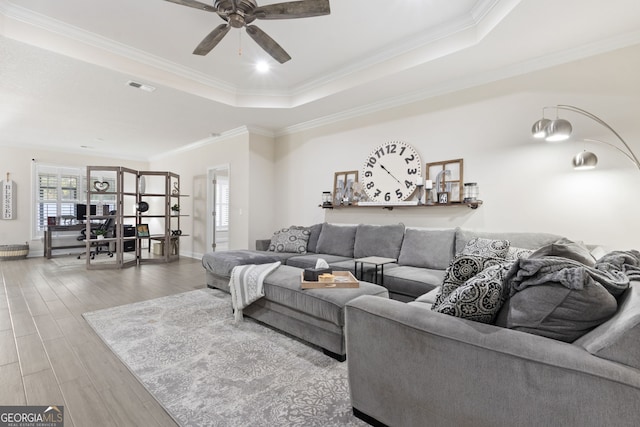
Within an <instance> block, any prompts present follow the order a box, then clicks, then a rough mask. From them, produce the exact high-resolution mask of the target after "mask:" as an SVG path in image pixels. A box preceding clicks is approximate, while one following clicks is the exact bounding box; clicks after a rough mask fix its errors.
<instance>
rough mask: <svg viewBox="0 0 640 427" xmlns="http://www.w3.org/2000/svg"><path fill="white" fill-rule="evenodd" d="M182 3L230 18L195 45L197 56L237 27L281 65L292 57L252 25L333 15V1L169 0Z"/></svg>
mask: <svg viewBox="0 0 640 427" xmlns="http://www.w3.org/2000/svg"><path fill="white" fill-rule="evenodd" d="M165 1H168V2H171V3H176V4H179V5H182V6H188V7H192V8H195V9H200V10H204V11H206V12H215V13H217V14H218V16H219V17H220V18H221V19H222V20H224V21H226V24H220V25H218V26H217V27H216V28H214V29H213V31H211V32H210V33H209V34H208V35H207V36H206V37H205V38H204V39H203V40H202V41H201V42H200V44H199V45H198V46H197V47H196V48H195V50H194V51H193V53H194V54H195V55H202V56H204V55H206V54H208V53H209V52H211V51H212V50H213V48H215V47H216V46H217V45H218V43H220V41H221V40H222V39H223V38H224V36H226V35H227V33H228V32H229V30H230V29H231V28H232V27H233V28H242V27H244V28H245V31H246V32H247V34H249V36H250V37H251V38H252V39H253V40H254V41H255V42H256V43H257V44H258V46H260V47H261V48H262V49H264V50H265V51H266V52H267V53H268V54H269V55H271V57H273V58H274V59H275V60H276V61H278V62H279V63H281V64H284V63H285V62H287V61H289V60H290V59H291V56H289V54H288V53H287V52H286V51H285V50H284V49H283V48H282V46H280V45H279V44H278V43H277V42H276V41H275V40H273V39H272V38H271V37H270V36H269V35H267V33H265V32H264V31H262V30H261V29H260V27H258V26H257V25H251V23H252V22H253V21H255V20H256V19H265V20H273V19H297V18H310V17H314V16H323V15H329V14H330V13H331V8H330V6H329V0H301V1H291V2H285V3H276V4H270V5H266V6H262V7H259V6H258V4H257V3H256V1H255V0H215V1H214V2H213V6H209V5H206V4H204V3H200V2H199V1H196V0H165Z"/></svg>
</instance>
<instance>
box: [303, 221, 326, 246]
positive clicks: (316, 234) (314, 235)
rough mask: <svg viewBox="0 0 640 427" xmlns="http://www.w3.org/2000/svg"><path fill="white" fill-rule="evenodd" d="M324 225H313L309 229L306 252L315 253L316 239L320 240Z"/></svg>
mask: <svg viewBox="0 0 640 427" xmlns="http://www.w3.org/2000/svg"><path fill="white" fill-rule="evenodd" d="M323 225H324V224H322V223H320V224H314V225H312V226H311V227H309V241H308V242H307V252H314V253H315V252H316V249H317V248H318V239H319V238H320V232H321V231H322V226H323Z"/></svg>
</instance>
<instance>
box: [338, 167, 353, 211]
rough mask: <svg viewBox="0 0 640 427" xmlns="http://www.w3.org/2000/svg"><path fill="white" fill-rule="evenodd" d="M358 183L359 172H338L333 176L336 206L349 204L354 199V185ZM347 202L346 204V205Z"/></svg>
mask: <svg viewBox="0 0 640 427" xmlns="http://www.w3.org/2000/svg"><path fill="white" fill-rule="evenodd" d="M357 181H358V171H344V172H336V173H334V176H333V197H334V204H336V205H340V204H348V203H349V202H350V201H351V199H352V198H353V184H354V183H355V182H357ZM345 201H346V203H345Z"/></svg>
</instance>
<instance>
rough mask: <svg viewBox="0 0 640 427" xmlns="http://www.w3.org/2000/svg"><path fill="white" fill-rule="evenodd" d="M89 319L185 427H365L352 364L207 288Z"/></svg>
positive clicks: (96, 313)
mask: <svg viewBox="0 0 640 427" xmlns="http://www.w3.org/2000/svg"><path fill="white" fill-rule="evenodd" d="M83 316H84V318H85V319H86V320H87V322H89V324H90V325H91V327H93V329H94V330H95V331H96V332H97V334H98V335H99V336H100V337H101V338H102V340H103V341H104V342H105V343H106V344H107V345H108V346H109V347H110V348H111V349H112V350H113V352H114V353H115V354H116V355H118V357H120V359H121V360H122V361H123V362H124V363H125V364H126V365H127V366H128V368H129V370H131V372H132V373H133V374H134V375H136V377H137V378H138V379H139V380H140V382H141V383H142V384H143V385H144V386H145V387H146V388H147V390H149V392H150V393H151V394H152V395H153V396H154V397H155V398H156V399H157V400H158V402H160V404H161V405H162V406H163V407H164V408H165V409H166V410H167V412H168V413H169V414H170V415H171V416H172V417H173V418H174V419H175V420H176V422H177V423H178V424H180V425H182V426H249V425H250V426H278V425H279V426H338V425H339V426H363V425H366V424H365V423H363V422H361V421H360V420H358V419H357V418H355V417H354V416H353V415H352V413H351V406H350V401H349V386H348V382H347V365H346V363H340V362H337V361H336V360H334V359H332V358H330V357H328V356H326V355H324V354H323V353H322V352H321V351H319V350H318V349H315V348H312V347H310V346H308V345H306V344H304V343H301V342H300V341H297V340H295V339H292V338H290V337H287V336H285V335H283V334H281V333H279V332H276V331H274V330H272V329H270V328H268V327H265V326H263V325H260V324H258V323H256V322H254V321H252V320H250V319H247V318H245V320H244V321H243V322H241V323H239V324H237V325H236V324H234V323H233V315H232V311H231V299H230V296H229V295H228V294H226V293H224V292H221V291H218V290H213V289H201V290H196V291H191V292H186V293H182V294H177V295H172V296H168V297H164V298H158V299H154V300H150V301H144V302H140V303H135V304H129V305H125V306H121V307H115V308H110V309H105V310H99V311H94V312H91V313H85V314H84V315H83Z"/></svg>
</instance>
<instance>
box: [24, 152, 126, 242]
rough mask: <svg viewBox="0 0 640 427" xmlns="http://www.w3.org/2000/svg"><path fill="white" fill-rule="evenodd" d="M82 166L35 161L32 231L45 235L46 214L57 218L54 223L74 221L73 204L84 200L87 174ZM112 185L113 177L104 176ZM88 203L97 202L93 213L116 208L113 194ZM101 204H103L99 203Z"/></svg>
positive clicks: (114, 183)
mask: <svg viewBox="0 0 640 427" xmlns="http://www.w3.org/2000/svg"><path fill="white" fill-rule="evenodd" d="M86 173H87V172H86V169H85V168H74V167H60V166H52V165H41V164H38V165H36V168H35V179H34V182H35V192H34V194H35V200H34V202H35V209H34V221H33V225H34V228H33V235H34V237H40V236H43V235H44V230H45V229H46V227H47V221H48V218H50V217H54V218H56V223H57V224H73V223H75V220H76V205H77V204H78V203H86V198H87V196H86V194H87V185H88V184H87V176H86ZM102 181H106V182H108V183H109V184H110V186H111V188H115V185H116V182H115V178H114V177H108V178H103V179H102ZM90 204H92V205H96V206H97V207H99V208H97V209H96V214H97V215H102V214H103V212H104V211H106V212H108V211H110V210H114V209H115V205H116V199H115V194H105V195H103V196H100V198H98V199H96V200H93V199H92V200H91V202H90ZM101 206H104V208H103V207H101Z"/></svg>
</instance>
